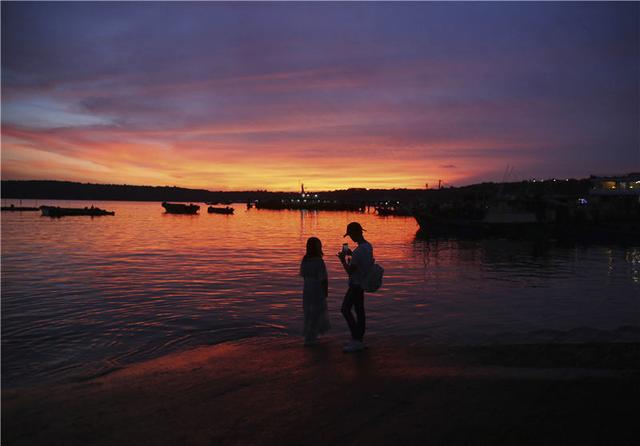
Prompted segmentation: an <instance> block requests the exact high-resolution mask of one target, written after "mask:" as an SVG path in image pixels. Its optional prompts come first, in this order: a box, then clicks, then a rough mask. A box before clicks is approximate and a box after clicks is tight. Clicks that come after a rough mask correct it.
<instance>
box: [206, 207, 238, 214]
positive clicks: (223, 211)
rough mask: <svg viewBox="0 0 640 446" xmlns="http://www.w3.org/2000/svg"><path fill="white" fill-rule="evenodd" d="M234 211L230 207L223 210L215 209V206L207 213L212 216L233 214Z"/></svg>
mask: <svg viewBox="0 0 640 446" xmlns="http://www.w3.org/2000/svg"><path fill="white" fill-rule="evenodd" d="M233 211H234V209H233V208H230V207H229V206H227V207H223V208H215V207H213V206H209V208H208V209H207V212H209V213H210V214H233Z"/></svg>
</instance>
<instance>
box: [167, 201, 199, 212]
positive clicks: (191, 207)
mask: <svg viewBox="0 0 640 446" xmlns="http://www.w3.org/2000/svg"><path fill="white" fill-rule="evenodd" d="M162 207H163V208H164V210H165V211H166V212H167V214H197V213H198V211H199V210H200V206H198V205H197V204H191V203H189V204H183V203H167V202H166V201H164V202H163V203H162Z"/></svg>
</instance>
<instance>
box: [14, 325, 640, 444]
mask: <svg viewBox="0 0 640 446" xmlns="http://www.w3.org/2000/svg"><path fill="white" fill-rule="evenodd" d="M300 344H301V342H300V340H299V339H292V338H287V337H275V338H274V337H271V338H250V339H245V340H240V341H234V342H229V343H224V344H219V345H215V346H208V347H201V348H197V349H194V350H189V351H186V352H181V353H177V354H173V355H169V356H165V357H163V358H159V359H155V360H151V361H148V362H144V363H140V364H136V365H133V366H130V367H128V368H125V369H121V370H118V371H116V372H113V373H110V374H108V375H105V376H101V377H96V378H93V379H91V380H87V381H83V382H75V383H70V384H60V385H57V386H53V387H42V388H31V389H29V390H25V389H9V390H3V392H2V443H3V444H5V445H15V444H25V445H26V444H29V445H36V444H43V445H44V444H47V445H51V444H65V445H75V444H78V445H80V444H82V445H84V444H118V445H120V444H155V445H158V444H166V445H177V444H185V445H223V444H224V445H227V444H231V445H233V444H238V445H240V444H242V445H245V444H323V445H327V444H363V445H365V444H366V445H372V444H376V445H378V444H379V445H382V444H385V445H391V444H421V445H423V444H581V445H583V444H616V445H623V444H634V443H635V441H637V439H638V433H639V431H638V425H637V414H638V412H639V411H640V344H637V343H617V344H548V345H514V346H490V347H436V346H428V345H424V344H418V343H415V344H412V342H411V340H410V339H407V338H370V339H369V344H370V347H369V349H367V350H366V351H363V352H359V353H357V354H350V355H349V354H343V353H342V352H341V348H340V347H341V344H340V342H339V340H337V339H331V338H330V339H326V340H324V341H322V342H321V343H320V344H319V345H317V346H315V347H312V348H304V347H302V346H301V345H300Z"/></svg>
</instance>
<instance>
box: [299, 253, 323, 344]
mask: <svg viewBox="0 0 640 446" xmlns="http://www.w3.org/2000/svg"><path fill="white" fill-rule="evenodd" d="M300 275H301V276H302V277H303V278H304V289H303V292H302V309H303V311H304V331H303V333H304V337H305V339H306V340H314V339H315V338H316V337H317V336H318V335H319V334H323V333H326V332H327V331H328V330H329V328H330V323H329V310H328V307H327V296H326V295H325V288H324V281H326V280H328V279H327V268H326V266H325V264H324V260H322V258H320V257H311V258H307V259H303V260H302V263H301V264H300Z"/></svg>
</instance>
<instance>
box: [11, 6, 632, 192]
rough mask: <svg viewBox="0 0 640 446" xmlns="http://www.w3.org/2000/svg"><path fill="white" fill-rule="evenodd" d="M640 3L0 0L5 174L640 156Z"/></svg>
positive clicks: (383, 176)
mask: <svg viewBox="0 0 640 446" xmlns="http://www.w3.org/2000/svg"><path fill="white" fill-rule="evenodd" d="M639 21H640V4H639V3H637V2H636V3H527V4H522V3H472V4H469V3H465V4H460V3H233V4H230V3H181V2H176V3H104V2H101V3H13V2H10V3H7V2H3V3H2V179H57V180H71V181H82V182H94V183H118V184H122V183H127V184H139V185H176V186H183V187H197V188H205V189H210V190H246V189H256V188H260V189H269V190H297V189H298V188H299V184H300V181H302V182H304V184H305V187H306V188H307V189H310V190H328V189H337V188H347V187H385V188H388V187H424V185H425V183H429V184H430V185H436V184H437V182H438V180H439V179H442V180H443V181H444V182H445V184H450V185H464V184H471V183H474V182H479V181H501V180H502V179H503V177H504V176H505V175H504V172H505V170H506V169H507V166H511V167H510V169H512V173H511V174H510V175H508V178H507V179H508V180H522V179H528V178H533V177H535V178H550V177H557V178H566V177H576V178H582V177H586V176H588V175H590V174H601V175H606V174H618V173H626V172H631V171H634V170H635V171H639V170H640V31H639V29H640V25H639Z"/></svg>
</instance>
